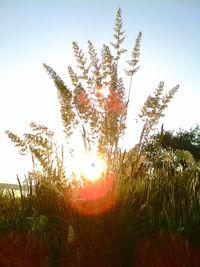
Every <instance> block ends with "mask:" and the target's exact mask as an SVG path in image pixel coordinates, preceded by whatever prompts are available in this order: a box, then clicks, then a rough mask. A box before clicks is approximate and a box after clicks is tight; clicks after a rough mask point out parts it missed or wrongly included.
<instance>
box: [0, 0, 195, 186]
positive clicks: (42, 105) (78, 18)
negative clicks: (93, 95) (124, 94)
mask: <svg viewBox="0 0 200 267" xmlns="http://www.w3.org/2000/svg"><path fill="white" fill-rule="evenodd" d="M118 7H121V9H122V15H123V25H124V30H125V31H126V40H125V46H126V48H127V49H128V51H129V55H130V51H131V49H132V47H133V46H134V41H135V38H136V36H137V34H138V32H139V31H142V33H143V37H142V47H141V60H140V66H141V68H140V70H139V72H138V73H137V74H136V75H135V77H134V81H133V88H132V92H131V98H130V110H129V115H128V121H127V126H128V131H127V133H126V137H125V141H124V146H125V147H128V148H130V147H131V146H133V145H134V143H136V142H137V140H138V134H139V127H140V126H139V125H138V124H137V123H136V121H135V119H136V118H137V114H138V113H139V111H140V108H141V106H142V104H143V103H144V101H145V98H146V97H147V96H148V95H149V94H151V93H152V92H153V90H154V89H155V88H156V86H157V85H158V83H159V82H160V81H164V82H165V88H166V90H169V89H171V88H172V87H173V86H175V85H176V84H179V85H180V89H179V91H178V93H177V94H176V95H175V97H174V99H173V100H172V103H171V104H170V105H169V108H168V110H167V111H166V116H165V118H164V119H163V121H162V122H163V123H164V128H165V129H174V130H178V129H179V128H183V129H189V128H190V127H194V126H195V125H196V124H198V123H200V121H199V114H200V105H199V103H200V75H199V70H200V32H199V26H200V0H121V1H117V0H116V1H115V0H113V1H111V0H101V1H95V0H74V1H70V0H57V1H55V0H43V1H41V0H0V32H1V34H0V166H1V170H0V182H16V175H17V174H18V175H19V176H20V177H22V179H23V177H24V176H23V174H24V172H26V171H28V170H30V168H31V162H30V159H28V158H25V157H22V156H20V155H19V154H18V151H17V149H16V148H15V147H14V145H13V144H12V143H11V142H10V140H9V139H8V138H7V136H6V135H5V131H6V130H10V131H12V132H14V133H17V134H19V135H22V134H23V133H25V132H28V131H29V123H30V122H32V121H35V122H38V123H41V124H44V125H46V126H48V127H49V128H50V129H52V130H53V131H55V133H56V136H57V138H58V139H59V138H61V136H62V127H61V122H60V119H59V103H58V99H57V93H56V88H55V87H54V84H53V82H52V80H50V78H49V76H48V75H47V74H46V72H45V71H44V69H43V67H42V63H47V64H48V65H50V66H51V67H53V68H54V69H55V70H56V71H57V73H59V74H60V76H61V77H62V78H63V80H64V81H66V83H67V82H68V76H67V66H69V65H73V66H74V64H75V62H74V59H73V54H72V45H71V44H72V42H73V41H77V42H78V43H79V45H80V46H81V47H82V48H83V49H86V48H87V40H92V41H93V43H94V45H95V47H96V48H97V50H98V52H99V53H100V48H101V46H102V44H103V43H106V44H108V43H109V41H112V40H113V26H114V21H115V14H116V11H117V9H118ZM127 57H128V54H127ZM127 59H128V58H127ZM77 142H78V141H77Z"/></svg>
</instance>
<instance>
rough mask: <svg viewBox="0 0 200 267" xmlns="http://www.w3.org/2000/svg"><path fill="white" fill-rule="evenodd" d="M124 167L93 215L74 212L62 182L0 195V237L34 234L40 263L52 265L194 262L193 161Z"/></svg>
mask: <svg viewBox="0 0 200 267" xmlns="http://www.w3.org/2000/svg"><path fill="white" fill-rule="evenodd" d="M131 173H132V171H131V169H128V168H127V165H126V162H124V164H121V165H120V168H119V169H118V179H117V186H116V188H115V190H116V199H115V203H114V204H113V205H112V207H111V208H110V209H109V210H107V211H105V212H104V213H102V214H101V213H99V214H95V216H89V215H86V214H80V213H79V212H78V211H76V210H74V209H73V208H72V207H71V206H70V204H69V202H68V199H69V190H68V188H67V187H61V186H59V188H57V187H56V186H55V185H52V183H49V184H48V183H47V182H45V183H43V184H42V183H41V184H40V185H39V186H38V188H37V189H36V190H32V191H29V194H27V195H24V194H23V192H21V198H19V199H18V198H16V197H14V196H13V195H12V193H11V194H10V195H6V196H5V195H2V194H1V196H0V202H1V205H0V209H1V217H0V222H1V223H0V230H1V238H2V236H3V237H4V239H5V234H6V233H8V232H12V233H15V232H19V231H21V232H23V233H26V234H27V235H28V236H30V235H34V236H36V237H37V238H39V240H42V241H41V242H42V243H43V244H44V246H45V248H46V249H47V251H48V261H47V263H46V265H45V266H52V267H53V266H55V267H56V266H59V267H60V266H77V267H78V266H81V267H84V266H86V267H87V266H88V267H89V266H97V267H98V266H99V267H101V266H102V267H103V266H104V267H106V266H113V267H114V266H116V267H117V266H119V267H122V266H125V267H128V266H133V267H134V266H137V267H138V266H178V265H177V264H179V266H188V267H189V266H199V265H198V264H200V261H199V256H198V253H197V252H200V190H199V186H200V184H199V183H200V171H199V169H198V166H193V167H191V168H187V169H186V170H184V171H179V170H174V169H172V168H171V167H170V166H166V165H165V166H163V167H162V168H153V169H151V170H150V169H148V170H147V168H146V167H145V166H142V167H140V169H139V170H138V171H135V176H134V177H132V176H131ZM29 186H30V185H29ZM30 192H31V193H30ZM9 240H11V239H9ZM25 240H26V239H25ZM26 242H28V240H26ZM9 246H12V244H9ZM150 252H151V253H150ZM13 253H14V251H13ZM41 255H43V254H41ZM166 258H168V263H166V262H165V263H164V259H166ZM175 259H176V261H175ZM0 262H3V261H2V258H1V257H0ZM173 262H176V265H172V263H173ZM156 264H157V265H156ZM159 264H160V265H159ZM167 264H168V265H167ZM170 264H171V265H170ZM173 264H175V263H173ZM184 264H190V265H184ZM2 266H6V265H2ZM13 266H17V265H13Z"/></svg>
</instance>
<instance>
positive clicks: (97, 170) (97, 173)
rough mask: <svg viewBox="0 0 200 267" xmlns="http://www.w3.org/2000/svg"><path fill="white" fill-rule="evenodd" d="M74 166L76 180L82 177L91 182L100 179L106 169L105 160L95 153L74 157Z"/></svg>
mask: <svg viewBox="0 0 200 267" xmlns="http://www.w3.org/2000/svg"><path fill="white" fill-rule="evenodd" d="M76 166H77V169H76V170H75V171H74V175H75V176H76V179H78V180H79V179H81V178H84V179H87V180H89V181H91V182H93V181H96V180H98V179H100V178H101V177H102V174H103V173H105V171H106V162H105V161H104V160H103V159H102V158H100V157H99V156H97V155H96V154H89V153H86V154H84V155H83V156H82V157H79V159H76Z"/></svg>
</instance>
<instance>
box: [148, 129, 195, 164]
mask: <svg viewBox="0 0 200 267" xmlns="http://www.w3.org/2000/svg"><path fill="white" fill-rule="evenodd" d="M156 147H160V148H162V149H166V150H173V151H176V150H183V151H188V152H190V153H191V154H192V156H193V157H194V159H195V160H196V161H199V160H200V126H199V125H197V126H196V127H194V128H190V129H189V130H183V129H180V130H179V131H177V132H174V131H170V130H164V129H163V128H162V130H161V132H160V133H157V134H154V135H152V136H151V139H150V140H149V143H148V145H147V147H146V150H154V149H155V148H156Z"/></svg>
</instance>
